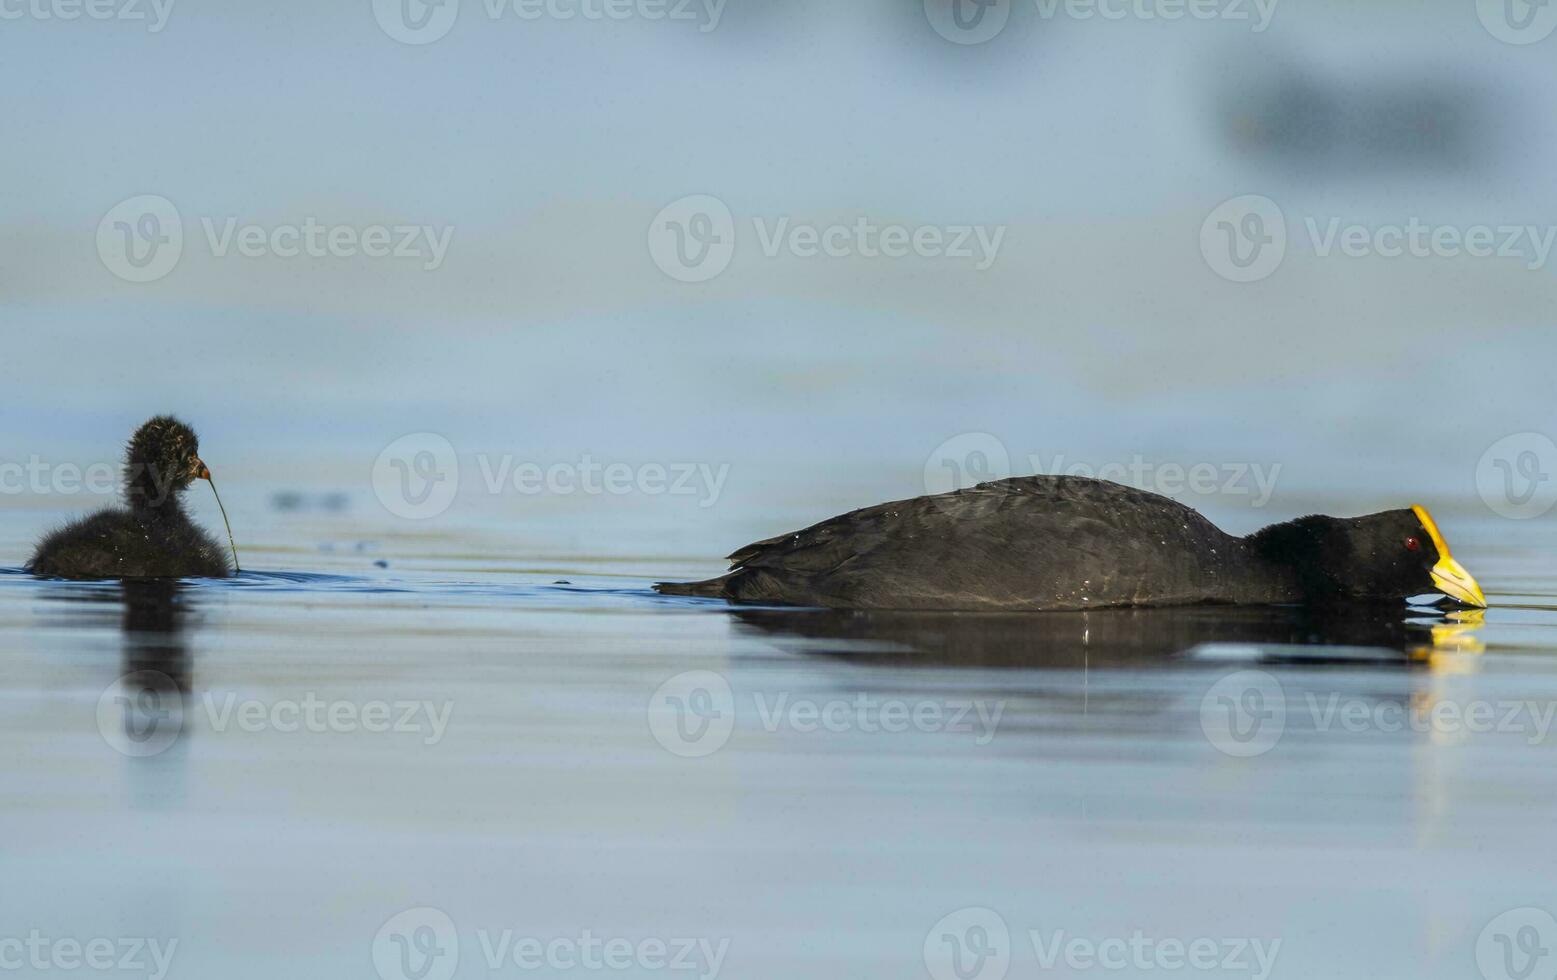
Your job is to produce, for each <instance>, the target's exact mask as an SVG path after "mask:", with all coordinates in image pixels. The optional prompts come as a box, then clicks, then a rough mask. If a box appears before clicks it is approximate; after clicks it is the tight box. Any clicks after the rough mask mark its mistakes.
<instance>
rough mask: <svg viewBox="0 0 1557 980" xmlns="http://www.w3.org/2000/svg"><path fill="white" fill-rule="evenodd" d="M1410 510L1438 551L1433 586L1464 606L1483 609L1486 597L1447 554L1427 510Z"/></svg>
mask: <svg viewBox="0 0 1557 980" xmlns="http://www.w3.org/2000/svg"><path fill="white" fill-rule="evenodd" d="M1411 509H1412V510H1413V511H1415V512H1416V516H1417V519H1418V520H1420V521H1421V522H1422V528H1423V530H1425V531H1426V532H1427V535H1428V537H1430V538H1432V539H1433V546H1434V547H1435V548H1437V549H1438V564H1436V565H1434V566H1433V571H1432V576H1433V584H1434V585H1436V586H1437V587H1438V591H1439V592H1442V593H1443V594H1444V595H1446V596H1448V597H1449V598H1451V599H1458V600H1459V601H1460V602H1463V603H1465V604H1466V605H1469V606H1480V607H1481V608H1483V609H1485V608H1486V606H1487V597H1486V596H1485V595H1483V594H1482V592H1481V586H1479V585H1477V584H1476V580H1475V579H1474V578H1471V573H1470V572H1467V571H1466V570H1465V566H1463V565H1461V564H1460V563H1459V562H1457V561H1455V560H1454V558H1453V557H1452V556H1451V555H1450V554H1449V545H1448V544H1447V543H1446V542H1445V541H1444V539H1443V535H1442V534H1440V533H1439V532H1438V525H1437V524H1436V523H1434V522H1433V516H1432V515H1431V514H1429V513H1428V512H1427V508H1425V507H1422V506H1420V505H1419V506H1416V507H1412V508H1411Z"/></svg>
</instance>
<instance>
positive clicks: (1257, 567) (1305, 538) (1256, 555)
mask: <svg viewBox="0 0 1557 980" xmlns="http://www.w3.org/2000/svg"><path fill="white" fill-rule="evenodd" d="M1332 523H1333V522H1331V521H1330V520H1329V519H1327V518H1323V517H1300V518H1298V519H1297V520H1295V521H1286V522H1285V523H1282V524H1272V525H1270V526H1269V527H1266V528H1262V529H1261V530H1259V531H1256V532H1254V533H1253V534H1251V535H1249V536H1248V537H1246V538H1243V539H1242V544H1243V547H1244V552H1245V557H1246V560H1247V561H1248V562H1249V563H1250V565H1251V571H1252V572H1253V574H1252V575H1251V577H1250V582H1251V583H1253V584H1254V585H1255V586H1256V587H1257V588H1259V589H1260V590H1262V591H1265V592H1267V593H1269V594H1270V597H1269V598H1264V599H1261V600H1260V601H1266V602H1302V601H1309V600H1315V599H1323V598H1325V597H1327V596H1332V595H1335V594H1337V592H1338V585H1337V583H1336V582H1334V581H1333V580H1332V579H1331V578H1330V576H1329V575H1328V573H1327V572H1326V571H1325V562H1324V556H1325V554H1326V539H1327V538H1328V536H1329V535H1330V532H1331V528H1332Z"/></svg>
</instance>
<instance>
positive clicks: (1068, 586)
mask: <svg viewBox="0 0 1557 980" xmlns="http://www.w3.org/2000/svg"><path fill="white" fill-rule="evenodd" d="M729 560H730V563H731V571H730V572H729V573H728V574H726V575H722V576H720V577H718V578H714V579H709V580H707V581H704V582H684V583H660V584H659V585H656V586H655V588H656V589H657V590H658V591H660V592H663V593H665V594H667V595H682V596H701V597H706V598H718V599H727V600H730V601H732V602H745V603H765V604H778V605H794V606H824V607H830V608H838V609H942V610H1006V611H1020V610H1041V609H1096V608H1103V607H1109V606H1171V605H1187V604H1191V603H1202V602H1217V603H1311V602H1331V601H1340V600H1362V601H1379V600H1400V599H1404V598H1406V597H1408V596H1413V595H1420V594H1423V593H1426V592H1432V591H1439V592H1442V593H1444V594H1446V595H1448V596H1450V597H1451V598H1454V599H1456V600H1459V601H1460V602H1462V603H1466V604H1468V605H1472V606H1485V605H1486V604H1487V600H1486V598H1485V596H1484V595H1483V594H1482V591H1481V587H1480V586H1478V585H1477V584H1476V580H1475V579H1473V578H1472V577H1471V576H1470V573H1469V572H1467V571H1465V569H1464V568H1463V567H1461V566H1460V564H1459V562H1457V561H1455V560H1454V558H1452V557H1451V556H1450V554H1449V546H1448V545H1447V544H1446V543H1445V542H1444V539H1443V535H1442V534H1440V533H1439V531H1438V526H1437V524H1435V523H1434V522H1433V519H1432V517H1431V516H1430V515H1429V514H1428V512H1427V510H1426V509H1425V508H1423V507H1419V506H1418V507H1410V508H1405V509H1401V510H1390V511H1385V512H1383V513H1380V514H1371V515H1369V516H1367V517H1353V518H1341V517H1321V516H1311V517H1302V518H1299V519H1297V520H1294V521H1288V522H1286V523H1284V524H1273V525H1271V526H1270V527H1267V528H1264V529H1263V530H1261V531H1257V532H1255V533H1254V534H1251V535H1249V536H1247V537H1242V538H1240V537H1235V536H1233V535H1230V534H1227V533H1225V532H1223V531H1222V530H1220V529H1219V528H1217V527H1216V526H1215V525H1213V524H1212V523H1211V522H1210V521H1208V520H1206V519H1205V518H1204V517H1202V516H1201V515H1200V514H1199V513H1197V512H1196V511H1194V510H1193V509H1191V508H1189V507H1186V506H1185V505H1183V504H1181V503H1178V502H1177V501H1174V500H1170V499H1168V498H1167V497H1163V496H1160V495H1158V494H1155V493H1149V492H1147V491H1144V490H1137V489H1134V488H1132V487H1127V486H1122V485H1120V484H1118V483H1112V482H1110V481H1107V480H1094V479H1087V478H1084V477H1073V476H1028V477H1017V478H1014V479H1009V480H997V481H994V482H990V483H982V484H979V485H978V486H976V487H972V488H970V489H966V490H958V491H954V492H952V493H945V494H937V495H934V496H927V497H915V498H914V499H912V500H900V501H896V502H893V503H886V504H878V505H877V506H875V507H866V508H864V509H862V510H856V511H851V512H850V513H847V514H843V515H841V516H839V517H834V518H832V519H831V520H826V521H823V522H822V523H820V524H816V525H813V526H811V527H809V528H806V529H805V530H803V531H795V532H793V533H790V534H781V535H779V536H778V537H775V538H769V539H767V540H765V541H758V542H756V543H755V544H750V545H747V546H746V547H744V548H742V549H740V550H739V551H737V552H735V553H734V554H732V555H730V558H729Z"/></svg>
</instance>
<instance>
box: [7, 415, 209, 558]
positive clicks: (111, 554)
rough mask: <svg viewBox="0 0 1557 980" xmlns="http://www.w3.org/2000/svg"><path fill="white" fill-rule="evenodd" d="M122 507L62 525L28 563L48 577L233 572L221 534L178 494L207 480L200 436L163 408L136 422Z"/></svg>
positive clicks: (46, 539)
mask: <svg viewBox="0 0 1557 980" xmlns="http://www.w3.org/2000/svg"><path fill="white" fill-rule="evenodd" d="M125 462H126V468H125V476H124V500H125V505H126V506H124V507H111V508H108V509H107V510H102V511H99V512H98V513H96V514H93V515H92V516H90V517H87V518H83V519H82V520H79V521H76V522H75V523H73V524H70V525H67V526H66V527H63V528H60V529H59V530H57V531H54V532H52V533H51V534H49V535H47V536H46V537H45V538H44V539H43V540H42V541H41V542H39V543H38V550H37V553H36V554H34V555H33V556H32V561H30V562H28V563H27V570H28V571H29V572H32V573H33V574H34V575H41V576H46V577H51V578H73V579H90V578H130V579H136V578H192V577H205V578H225V577H226V576H228V575H231V574H232V567H231V566H230V565H229V564H228V563H227V555H226V553H225V552H224V551H223V550H222V547H221V545H220V544H219V543H217V541H216V539H215V538H213V537H211V536H210V535H209V534H207V533H206V532H205V530H204V529H203V528H201V527H200V526H199V525H197V524H196V523H195V522H194V521H191V520H190V519H189V515H187V514H185V513H184V506H183V503H182V502H181V500H180V495H181V494H183V492H184V491H185V490H186V489H187V488H188V487H189V485H190V484H191V483H193V482H194V481H195V480H201V479H203V480H209V479H210V478H211V472H210V470H208V469H206V465H205V463H203V462H201V461H200V440H199V439H198V438H197V437H196V436H195V432H194V430H193V429H191V428H190V427H189V426H187V425H185V424H184V423H182V422H180V421H179V420H178V419H175V418H173V417H171V416H167V415H159V416H157V417H156V418H154V419H152V420H151V421H149V422H147V423H146V424H145V425H143V426H141V427H140V428H139V429H137V430H136V432H135V435H134V436H133V437H132V438H131V439H130V446H129V449H128V450H127V452H126V459H125Z"/></svg>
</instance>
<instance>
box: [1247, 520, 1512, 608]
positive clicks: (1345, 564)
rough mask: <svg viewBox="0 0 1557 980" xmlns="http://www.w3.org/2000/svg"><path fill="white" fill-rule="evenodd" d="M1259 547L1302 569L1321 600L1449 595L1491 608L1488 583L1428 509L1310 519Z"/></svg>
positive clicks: (1265, 538)
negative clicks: (1453, 549) (1479, 579)
mask: <svg viewBox="0 0 1557 980" xmlns="http://www.w3.org/2000/svg"><path fill="white" fill-rule="evenodd" d="M1255 540H1256V542H1257V545H1258V547H1259V548H1260V550H1261V551H1262V552H1263V553H1264V554H1265V555H1267V556H1268V557H1271V558H1273V559H1276V560H1279V561H1281V562H1282V563H1284V564H1287V565H1289V566H1290V567H1292V568H1293V569H1295V571H1296V572H1297V575H1298V579H1299V581H1300V582H1301V583H1302V584H1303V586H1304V587H1305V590H1306V591H1307V592H1308V593H1309V594H1310V595H1312V596H1314V597H1316V598H1325V597H1333V598H1344V599H1365V600H1369V599H1371V600H1378V599H1403V598H1406V597H1408V596H1413V595H1421V594H1423V593H1426V592H1442V593H1443V594H1444V595H1447V596H1448V597H1450V598H1451V599H1454V600H1457V601H1459V602H1462V603H1464V604H1466V605H1469V606H1481V607H1484V606H1486V604H1487V599H1486V596H1485V595H1483V594H1482V591H1481V586H1480V585H1478V584H1476V580H1475V579H1474V578H1472V577H1471V574H1470V573H1469V572H1467V571H1466V570H1465V568H1464V566H1462V565H1461V564H1460V563H1459V562H1458V561H1455V559H1454V557H1453V556H1452V555H1451V554H1450V553H1449V545H1448V543H1447V542H1445V541H1444V538H1443V534H1442V533H1441V532H1440V531H1439V530H1438V525H1437V523H1436V522H1435V521H1434V520H1433V518H1432V515H1431V514H1429V513H1428V512H1427V508H1425V507H1422V506H1415V507H1410V508H1403V509H1401V510H1387V511H1384V512H1383V513H1380V514H1370V515H1368V516H1367V517H1304V518H1300V519H1298V520H1296V521H1291V522H1289V523H1286V524H1277V525H1274V526H1273V527H1268V528H1266V529H1265V530H1264V531H1261V532H1259V534H1257V535H1256V536H1255Z"/></svg>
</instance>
